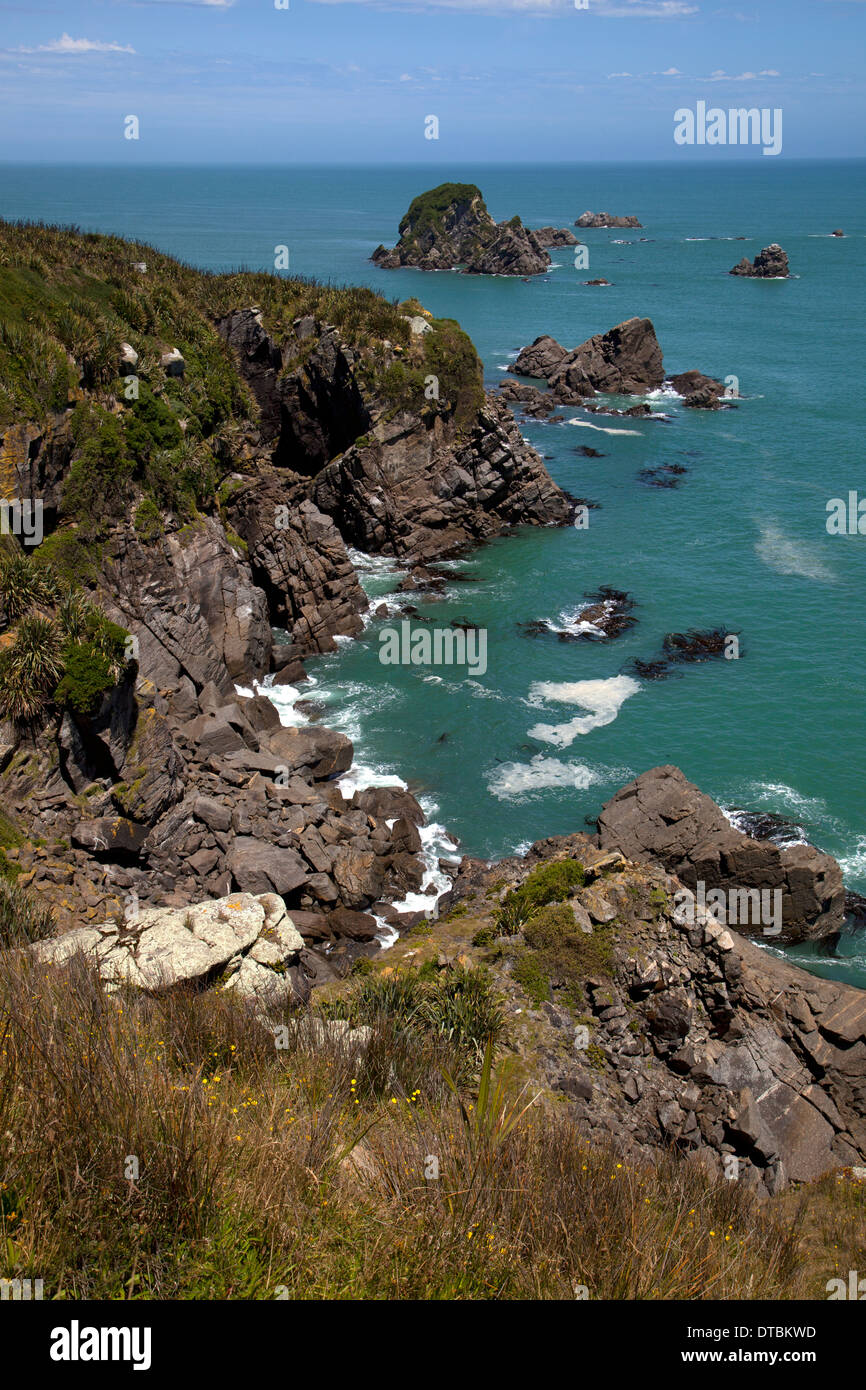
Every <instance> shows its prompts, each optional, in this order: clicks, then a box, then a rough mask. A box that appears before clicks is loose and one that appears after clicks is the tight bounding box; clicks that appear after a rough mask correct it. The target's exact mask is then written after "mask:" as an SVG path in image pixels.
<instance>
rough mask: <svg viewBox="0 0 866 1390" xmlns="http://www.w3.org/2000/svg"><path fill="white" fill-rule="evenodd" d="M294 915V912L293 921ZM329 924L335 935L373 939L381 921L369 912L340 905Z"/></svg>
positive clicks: (356, 938) (329, 919)
mask: <svg viewBox="0 0 866 1390" xmlns="http://www.w3.org/2000/svg"><path fill="white" fill-rule="evenodd" d="M294 917H295V914H294V913H293V914H292V920H293V921H294ZM328 926H329V927H330V929H331V932H332V933H333V934H334V935H335V936H348V937H350V938H351V940H353V941H373V940H374V939H375V936H376V933H377V932H378V930H379V923H378V922H377V921H376V918H375V917H371V916H370V914H369V913H368V912H353V911H352V909H351V908H348V907H338V908H335V909H334V911H333V912H330V913H329V914H328ZM302 934H303V933H302Z"/></svg>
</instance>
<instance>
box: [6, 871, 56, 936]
mask: <svg viewBox="0 0 866 1390" xmlns="http://www.w3.org/2000/svg"><path fill="white" fill-rule="evenodd" d="M53 932H54V916H53V914H52V912H51V911H50V909H49V908H47V907H43V906H42V904H41V903H40V902H39V900H38V899H36V898H34V897H32V896H31V895H30V894H29V893H27V892H26V891H25V890H24V889H23V888H21V887H19V886H18V884H16V883H14V882H10V881H9V880H8V879H6V878H3V877H0V950H8V949H9V948H10V947H12V946H24V945H26V944H27V943H28V942H31V941H42V940H43V939H44V938H45V937H47V936H51V935H52V934H53Z"/></svg>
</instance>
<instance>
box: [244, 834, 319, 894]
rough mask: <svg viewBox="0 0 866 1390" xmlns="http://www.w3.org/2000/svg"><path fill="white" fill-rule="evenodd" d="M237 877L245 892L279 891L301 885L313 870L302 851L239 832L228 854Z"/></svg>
mask: <svg viewBox="0 0 866 1390" xmlns="http://www.w3.org/2000/svg"><path fill="white" fill-rule="evenodd" d="M226 865H227V867H228V869H229V871H230V873H231V876H232V879H233V881H234V882H235V883H236V884H237V886H238V888H239V889H240V890H241V892H243V893H254V894H256V893H279V894H280V895H284V894H286V893H292V892H294V891H295V889H297V888H300V887H301V886H302V885H303V884H305V883H306V881H307V879H308V878H309V875H310V871H309V868H308V867H307V865H306V864H305V863H304V861H303V859H302V858H301V856H300V855H299V854H296V853H295V851H294V850H291V849H280V848H279V846H277V845H271V844H268V842H267V841H266V840H256V839H254V838H253V837H252V836H249V835H237V836H236V837H235V839H234V842H233V844H232V847H231V849H230V850H229V852H228V854H227V856H226Z"/></svg>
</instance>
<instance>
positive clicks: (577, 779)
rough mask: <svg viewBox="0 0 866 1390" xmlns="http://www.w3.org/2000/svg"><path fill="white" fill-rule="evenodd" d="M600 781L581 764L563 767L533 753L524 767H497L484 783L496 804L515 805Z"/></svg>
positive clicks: (596, 774)
mask: <svg viewBox="0 0 866 1390" xmlns="http://www.w3.org/2000/svg"><path fill="white" fill-rule="evenodd" d="M600 781H602V777H601V775H600V774H599V773H598V772H594V771H593V769H592V768H590V767H586V766H585V765H584V764H583V763H564V762H561V761H560V760H559V758H546V757H545V756H544V754H543V753H537V754H536V756H535V757H534V758H531V759H530V761H529V762H528V763H517V762H512V763H501V764H500V766H499V767H497V768H496V770H495V771H494V772H493V774H492V776H491V777H490V779H489V781H488V783H487V789H488V791H489V792H490V794H491V796H495V797H496V798H497V800H499V801H519V800H524V799H526V798H528V797H529V796H531V795H532V793H533V792H540V791H545V790H547V789H549V788H551V787H571V788H574V789H575V790H577V791H584V790H585V789H586V788H587V787H591V786H593V785H594V784H595V783H596V782H600Z"/></svg>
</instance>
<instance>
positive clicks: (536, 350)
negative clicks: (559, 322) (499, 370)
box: [512, 333, 568, 381]
mask: <svg viewBox="0 0 866 1390" xmlns="http://www.w3.org/2000/svg"><path fill="white" fill-rule="evenodd" d="M567 356H568V349H567V348H564V347H563V346H562V344H561V343H558V342H557V341H556V339H555V338H551V336H550V334H549V333H545V334H542V336H541V337H540V338H536V339H535V341H534V342H532V343H530V345H529V347H525V348H522V349H521V351H520V352H519V353H518V356H517V361H516V362H515V363H514V365H513V367H512V371H514V372H516V373H517V374H518V376H533V377H539V378H540V379H542V380H544V381H549V380H550V378H551V377H552V376H553V374H554V372H555V371H556V369H557V367H558V366H559V365H560V363H561V362H563V361H564V360H565V358H566V357H567Z"/></svg>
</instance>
